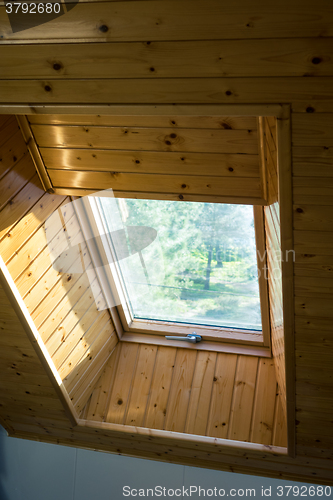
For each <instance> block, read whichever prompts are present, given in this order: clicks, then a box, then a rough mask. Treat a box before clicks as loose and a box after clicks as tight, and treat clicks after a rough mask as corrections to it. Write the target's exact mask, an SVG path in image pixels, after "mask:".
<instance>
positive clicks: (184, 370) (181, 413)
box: [165, 349, 197, 432]
mask: <svg viewBox="0 0 333 500" xmlns="http://www.w3.org/2000/svg"><path fill="white" fill-rule="evenodd" d="M196 357H197V353H196V352H195V351H190V350H187V349H178V350H177V356H176V361H175V368H174V372H173V378H172V383H171V388H170V394H169V400H168V405H167V409H166V410H167V412H166V419H165V429H166V430H169V431H174V432H184V429H185V423H186V415H187V410H188V404H189V400H190V394H191V386H192V379H193V373H194V367H195V363H196Z"/></svg>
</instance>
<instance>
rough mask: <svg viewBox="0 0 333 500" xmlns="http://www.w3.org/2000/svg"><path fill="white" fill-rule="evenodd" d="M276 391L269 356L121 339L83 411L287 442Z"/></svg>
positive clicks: (153, 425)
mask: <svg viewBox="0 0 333 500" xmlns="http://www.w3.org/2000/svg"><path fill="white" fill-rule="evenodd" d="M280 399H281V397H280V394H279V391H278V387H277V382H276V376H275V367H274V360H273V359H266V358H257V357H254V356H241V355H236V354H223V353H215V352H206V351H205V352H204V351H189V350H188V349H180V348H175V347H160V346H158V347H157V346H154V345H149V344H135V343H132V342H129V343H126V342H120V343H119V344H118V346H117V348H116V349H115V351H114V352H113V354H112V356H111V358H110V359H109V361H108V363H107V366H106V367H105V370H104V373H103V375H102V376H101V378H100V379H99V381H98V382H97V384H96V386H95V388H94V391H93V393H92V396H91V398H90V400H89V402H88V403H87V406H86V408H83V415H84V417H85V418H86V419H87V420H92V421H95V422H111V423H115V424H124V425H132V426H135V427H147V428H149V429H161V430H163V429H164V430H169V431H174V432H185V433H188V434H196V435H202V436H211V437H216V438H224V439H233V440H237V441H248V442H254V443H262V444H267V445H275V446H286V443H287V433H286V425H285V417H284V414H283V412H281V409H280V405H281V401H280ZM81 408H82V406H81ZM79 409H80V408H78V410H79Z"/></svg>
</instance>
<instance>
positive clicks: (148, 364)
mask: <svg viewBox="0 0 333 500" xmlns="http://www.w3.org/2000/svg"><path fill="white" fill-rule="evenodd" d="M156 352H157V347H156V346H151V345H144V344H143V345H140V347H139V353H138V360H137V365H136V370H135V374H134V378H133V384H132V389H131V395H130V397H129V401H128V407H127V414H126V417H125V425H135V426H136V427H142V426H143V422H144V418H145V413H146V406H147V401H148V397H149V392H150V385H151V381H152V376H153V371H154V366H155V360H156Z"/></svg>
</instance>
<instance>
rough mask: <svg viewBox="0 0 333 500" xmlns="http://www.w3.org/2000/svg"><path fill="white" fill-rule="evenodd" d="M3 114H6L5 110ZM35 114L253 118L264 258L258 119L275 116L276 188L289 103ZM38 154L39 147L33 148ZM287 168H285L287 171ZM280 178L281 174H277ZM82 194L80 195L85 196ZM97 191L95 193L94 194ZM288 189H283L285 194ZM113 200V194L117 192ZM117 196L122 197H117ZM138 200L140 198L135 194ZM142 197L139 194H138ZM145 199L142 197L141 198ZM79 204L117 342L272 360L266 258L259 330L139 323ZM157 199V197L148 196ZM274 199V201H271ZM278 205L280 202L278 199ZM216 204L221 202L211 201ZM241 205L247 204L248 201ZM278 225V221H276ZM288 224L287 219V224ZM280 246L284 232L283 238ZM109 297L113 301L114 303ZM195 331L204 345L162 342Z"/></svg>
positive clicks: (92, 220) (265, 198)
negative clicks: (168, 336)
mask: <svg viewBox="0 0 333 500" xmlns="http://www.w3.org/2000/svg"><path fill="white" fill-rule="evenodd" d="M14 108H15V110H14V109H13V110H12V111H14V112H15V113H17V114H18V115H25V114H26V115H28V114H30V113H31V108H28V107H26V106H14ZM4 111H5V110H4ZM34 111H35V113H36V114H48V115H51V113H52V114H56V115H57V116H60V115H73V114H77V115H85V114H86V115H92V114H99V115H105V116H119V115H121V116H124V117H126V116H133V115H137V116H139V115H140V116H145V115H149V116H159V115H161V116H164V117H165V116H170V117H171V116H174V115H181V116H231V117H232V116H235V117H237V116H252V117H253V116H256V117H257V123H258V128H257V132H258V152H259V161H260V179H261V181H260V184H261V198H258V199H257V200H253V202H252V204H253V206H254V218H255V233H256V244H257V255H258V254H259V255H264V254H265V225H264V214H263V207H264V206H265V205H269V204H271V203H273V202H274V200H273V201H272V199H271V192H270V186H269V180H268V179H267V165H266V164H265V151H264V149H265V146H264V144H263V140H262V139H263V138H262V120H263V118H264V117H275V118H276V124H277V125H276V129H277V132H278V134H277V135H278V140H277V157H278V162H279V161H280V164H281V159H284V160H285V163H284V172H283V176H281V178H280V179H278V181H279V188H280V187H281V184H283V183H287V185H288V183H289V181H290V179H289V176H290V171H289V170H290V168H289V167H288V165H289V164H290V144H289V135H290V118H289V116H290V109H289V106H288V105H258V106H256V105H214V106H211V105H177V106H174V105H160V106H150V105H146V106H145V105H143V106H142V105H140V106H116V105H115V106H110V105H108V106H88V105H87V106H59V107H57V106H47V107H40V109H39V107H38V106H37V107H36V108H34ZM24 118H25V117H18V120H19V124H20V126H21V129H22V132H23V135H24V136H25V139H26V141H27V142H28V147H29V146H30V147H29V149H30V152H31V153H32V156H33V159H34V161H35V165H36V168H37V170H38V172H39V174H40V176H41V177H42V178H44V180H45V179H46V182H45V183H44V184H45V187H46V188H47V187H49V186H48V184H50V181H49V177H48V172H47V171H46V169H45V165H44V164H43V161H41V157H40V155H36V154H33V150H32V148H31V144H34V142H35V141H34V137H33V134H31V136H30V137H29V135H30V133H31V129H30V131H29V130H28V128H30V127H27V126H26V123H24ZM35 149H36V150H38V146H37V147H36V148H35ZM288 169H289V170H288ZM279 176H280V171H279ZM49 189H52V190H53V191H55V192H56V193H59V194H72V195H73V199H78V198H77V197H76V196H75V195H76V194H77V195H78V196H82V195H84V194H87V195H89V194H92V193H93V190H90V191H89V189H88V190H87V189H85V190H82V189H73V188H72V190H70V189H69V188H68V189H67V190H66V189H64V188H57V187H56V186H54V185H52V184H51V187H49ZM84 191H85V192H84ZM95 191H96V190H95ZM287 191H288V190H286V193H287ZM116 196H117V193H116ZM120 196H121V195H120ZM139 197H140V196H139ZM142 197H143V196H142ZM143 198H144V197H143ZM159 198H160V199H168V198H165V196H164V195H163V196H161V197H159ZM80 199H81V200H82V203H81V205H77V207H76V211H77V215H78V217H79V220H80V223H81V227H82V230H83V232H84V235H85V238H86V241H87V244H88V248H89V251H90V253H91V256H92V259H93V261H94V265H95V268H96V272H97V275H98V278H99V281H100V283H101V285H102V288H103V291H104V294H105V296H106V299H107V302H108V303H109V304H110V305H111V307H110V312H111V316H112V319H113V321H114V324H115V326H116V330H117V334H118V337H119V339H120V340H122V341H126V342H141V343H149V344H155V345H169V346H170V345H173V346H177V347H182V348H188V349H198V350H215V351H221V352H230V353H237V354H249V355H255V356H264V357H271V339H270V311H269V300H268V284H267V280H266V279H265V277H264V276H265V273H264V272H261V271H262V270H263V268H264V267H266V259H264V260H261V259H259V260H258V270H259V271H260V273H259V275H260V278H259V292H260V304H261V311H262V332H258V331H250V330H246V331H244V330H243V331H242V330H241V329H237V328H216V327H203V326H198V325H193V324H189V325H187V324H180V323H178V324H177V323H168V322H165V321H151V320H139V319H134V318H132V317H131V313H130V310H129V308H128V307H127V305H126V300H125V297H124V293H123V290H122V284H121V280H120V279H119V276H118V273H111V270H110V268H109V266H105V267H104V266H103V262H106V261H107V256H106V252H107V251H108V250H107V249H106V248H105V245H103V244H102V243H101V240H100V239H98V238H97V239H96V238H95V237H94V235H96V234H98V231H99V226H100V225H101V223H102V221H101V220H100V217H96V213H97V212H96V207H94V206H93V205H92V203H91V202H90V201H89V200H91V199H92V200H93V198H91V197H89V198H88V197H87V196H83V198H80ZM153 199H158V198H155V197H154V198H153ZM191 201H202V197H200V196H198V197H197V199H196V197H195V196H192V197H191ZM275 201H276V200H275ZM279 201H281V200H280V198H279ZM216 202H221V201H220V200H216ZM223 202H225V203H232V201H230V199H227V198H226V197H225V201H222V203H223ZM235 203H236V204H237V203H242V200H241V199H238V200H237V201H235ZM244 203H247V204H251V201H249V198H247V200H246V201H245V197H244ZM289 208H290V207H289V201H288V203H286V204H285V213H286V214H287V213H288V210H289ZM281 219H283V214H281ZM281 222H282V220H281ZM288 224H289V221H288ZM289 230H290V228H289V227H288V228H287V231H285V234H286V237H285V240H284V241H285V242H287V241H288V234H289ZM281 240H282V243H283V234H282V238H281ZM291 270H292V269H291V267H290V265H285V266H283V269H282V274H285V276H287V275H289V274H290V271H291ZM284 283H285V284H286V285H288V280H287V279H285V280H284ZM291 293H292V291H289V293H287V294H284V297H285V300H284V303H285V302H286V301H287V297H288V296H290V295H291ZM113 298H114V299H113ZM115 302H116V303H120V304H121V305H120V306H118V307H115V306H112V304H114V303H115ZM193 330H195V331H196V332H197V333H199V334H200V335H201V336H202V337H203V341H202V342H200V343H198V344H190V343H186V342H180V341H170V340H167V339H165V335H184V336H185V335H187V334H188V333H192V332H193Z"/></svg>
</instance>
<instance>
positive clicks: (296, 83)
mask: <svg viewBox="0 0 333 500" xmlns="http://www.w3.org/2000/svg"><path fill="white" fill-rule="evenodd" d="M63 19H65V17H64V18H63ZM332 82H333V78H332V77H325V78H322V77H316V76H314V77H312V78H303V77H281V78H276V77H274V78H273V77H266V78H260V77H253V78H225V79H224V78H191V92H189V81H188V78H160V79H147V78H140V79H123V78H119V79H117V78H116V79H110V80H105V79H96V80H48V81H46V82H45V83H43V84H42V82H41V81H40V80H0V93H1V96H2V102H3V104H6V103H13V102H14V103H15V104H25V103H26V104H29V103H32V102H33V103H35V104H39V103H40V104H44V105H45V104H55V103H59V104H83V103H85V104H108V103H110V102H111V103H113V104H137V103H138V102H140V103H141V104H156V102H158V103H159V104H170V103H174V104H193V103H194V104H196V103H198V102H199V103H201V104H212V103H216V104H219V103H220V104H244V103H247V104H257V105H260V104H265V105H267V104H276V103H277V102H278V103H281V102H288V103H291V107H292V111H296V112H297V111H298V112H302V113H304V112H305V111H306V109H307V108H308V107H309V106H312V107H313V108H314V109H315V110H316V112H318V113H320V112H326V113H327V112H333V91H332V88H333V84H332ZM229 132H231V131H229ZM234 132H236V131H234Z"/></svg>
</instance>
